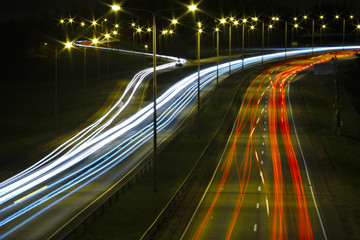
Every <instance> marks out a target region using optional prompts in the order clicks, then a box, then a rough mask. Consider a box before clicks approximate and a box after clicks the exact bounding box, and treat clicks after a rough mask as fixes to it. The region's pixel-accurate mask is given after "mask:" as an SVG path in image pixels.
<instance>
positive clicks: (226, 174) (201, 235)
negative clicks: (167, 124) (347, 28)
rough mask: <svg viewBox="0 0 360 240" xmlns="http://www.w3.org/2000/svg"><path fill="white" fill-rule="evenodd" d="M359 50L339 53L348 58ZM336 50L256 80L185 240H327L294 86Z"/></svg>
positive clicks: (270, 70)
mask: <svg viewBox="0 0 360 240" xmlns="http://www.w3.org/2000/svg"><path fill="white" fill-rule="evenodd" d="M352 54H354V51H341V52H337V57H338V58H342V57H346V56H349V55H352ZM332 57H334V53H324V54H320V55H312V56H305V57H299V58H295V59H291V60H287V61H284V62H281V63H279V64H276V65H274V66H272V67H270V68H267V69H265V70H264V71H263V72H262V73H261V74H259V75H258V76H257V77H256V78H255V79H254V80H253V81H252V82H251V84H250V86H249V88H248V89H247V91H246V94H245V96H244V99H243V102H242V105H241V108H240V109H239V111H238V116H237V119H236V121H235V123H234V125H233V130H232V133H231V135H230V136H229V139H228V143H227V147H226V149H225V150H224V152H223V155H222V156H221V158H220V160H219V162H218V166H217V168H216V170H215V172H214V174H213V176H212V178H211V181H210V183H209V185H208V186H207V188H206V191H205V192H204V193H203V196H202V198H201V201H200V203H199V204H198V206H197V207H196V209H195V211H194V213H193V215H192V216H191V219H190V220H189V222H188V224H187V226H186V228H185V230H184V232H183V234H182V236H181V239H328V238H329V237H328V234H327V231H326V230H325V229H326V228H325V226H324V219H323V217H322V216H321V211H320V210H319V207H318V203H317V201H316V194H315V192H314V186H313V183H312V182H311V176H310V174H309V172H308V169H307V164H306V159H305V158H304V154H303V152H302V151H303V150H302V148H301V143H300V142H299V138H298V135H297V132H296V124H295V123H296V115H297V114H301V110H298V109H297V110H296V111H295V110H294V111H293V109H292V107H291V101H290V97H289V96H290V95H289V86H290V83H291V81H292V80H294V79H295V78H296V76H297V75H298V74H299V73H300V72H302V71H304V70H307V69H309V68H311V67H312V66H313V65H314V64H316V63H321V62H325V61H330V60H331V58H332Z"/></svg>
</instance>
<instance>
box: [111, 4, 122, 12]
mask: <svg viewBox="0 0 360 240" xmlns="http://www.w3.org/2000/svg"><path fill="white" fill-rule="evenodd" d="M111 9H112V10H114V11H119V10H120V6H119V5H116V4H114V5H112V6H111Z"/></svg>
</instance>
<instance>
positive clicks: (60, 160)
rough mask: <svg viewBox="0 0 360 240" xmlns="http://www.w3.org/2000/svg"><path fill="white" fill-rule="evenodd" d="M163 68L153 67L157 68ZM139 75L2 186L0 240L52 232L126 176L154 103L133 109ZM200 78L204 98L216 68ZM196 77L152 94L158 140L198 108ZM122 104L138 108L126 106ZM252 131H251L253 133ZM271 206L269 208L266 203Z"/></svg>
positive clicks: (144, 141)
mask: <svg viewBox="0 0 360 240" xmlns="http://www.w3.org/2000/svg"><path fill="white" fill-rule="evenodd" d="M319 51H322V50H319ZM296 54H304V52H296V53H294V55H296ZM281 57H283V54H275V55H272V56H267V57H266V59H265V60H273V59H277V58H281ZM259 61H261V58H259V57H252V58H249V59H245V60H244V61H242V60H236V61H234V62H233V64H232V71H236V70H240V69H242V68H243V67H244V68H248V67H251V66H253V65H256V64H258V63H259ZM174 65H175V63H172V64H170V65H168V67H169V68H175V66H174ZM162 67H164V66H159V70H160V68H162ZM227 71H228V64H222V65H220V66H219V75H220V81H222V80H223V79H224V78H225V77H226V76H227ZM143 74H145V75H149V74H151V70H144V71H142V72H140V73H139V74H137V75H136V76H135V78H134V79H133V80H134V81H130V82H129V85H128V86H127V88H125V90H124V92H123V95H121V96H120V97H119V100H118V101H117V102H115V103H114V105H113V106H112V107H111V109H109V111H108V112H107V113H106V114H104V115H103V116H102V117H101V118H99V120H98V121H96V122H94V123H93V124H92V125H89V126H88V127H87V128H85V129H84V130H82V131H80V132H79V133H78V134H76V135H75V136H73V137H72V138H71V139H69V140H68V141H67V142H66V143H64V144H63V145H61V146H59V147H58V148H57V149H55V150H54V151H53V152H52V153H50V154H49V155H47V156H45V157H44V158H43V159H41V160H40V161H39V162H38V163H37V164H35V165H33V166H31V167H30V168H28V169H26V170H24V171H23V172H21V173H19V174H18V175H16V176H14V177H12V178H10V179H8V180H6V181H4V182H2V183H0V206H1V209H0V216H1V218H0V238H1V239H23V238H26V239H46V238H49V237H52V236H53V234H54V233H55V232H57V231H58V230H59V229H62V227H63V226H66V225H68V224H69V223H70V222H71V220H72V219H74V218H76V217H77V216H78V215H79V214H80V213H82V212H84V211H87V209H89V207H91V206H92V204H93V203H94V202H96V201H97V200H98V199H99V198H101V197H102V196H104V194H106V193H107V192H108V191H111V189H112V188H113V186H114V185H115V184H117V183H118V182H119V181H122V180H123V179H125V178H126V176H128V175H129V174H132V171H133V170H134V169H135V168H136V167H137V166H138V165H139V164H141V161H142V160H143V159H144V158H145V157H146V156H147V155H148V154H150V153H151V150H152V144H153V143H152V131H153V112H152V111H153V106H152V104H151V103H150V104H147V105H145V106H143V107H142V108H141V109H140V110H138V106H139V105H140V104H142V96H143V92H142V91H141V90H140V91H139V89H141V87H140V88H139V86H140V85H141V84H142V83H143V81H142V80H143V77H145V76H144V75H143ZM200 75H201V85H200V88H201V93H202V95H201V96H204V95H205V93H207V92H209V91H211V90H212V89H213V87H214V86H215V83H216V66H215V67H211V68H207V69H203V70H202V71H201V73H200ZM197 76H198V74H197V73H194V74H192V75H189V76H187V77H186V78H184V79H182V80H179V81H178V82H177V83H176V84H174V85H173V86H172V87H170V88H169V89H168V90H167V91H166V92H164V93H163V94H162V95H161V96H159V97H158V99H157V107H158V108H157V111H158V120H157V121H158V129H157V130H158V143H160V142H162V141H165V140H166V139H167V138H168V137H169V136H170V135H171V133H172V132H173V131H174V129H176V128H177V126H178V125H179V124H180V123H181V122H182V121H183V120H184V119H185V118H186V117H187V116H188V115H189V114H190V113H192V112H193V111H194V109H196V103H197V99H196V97H197V78H198V77H197ZM142 87H144V86H142ZM133 101H134V102H133ZM127 107H128V108H129V109H136V111H135V112H133V111H132V110H125V109H126V108H127ZM247 127H248V126H247ZM258 131H259V129H257V131H256V134H255V135H256V136H257V137H259V136H258V134H259V133H258ZM255 135H254V139H255ZM259 138H261V137H259ZM252 152H253V151H252ZM246 166H247V167H249V166H251V164H250V163H249V164H247V165H246ZM234 179H236V175H234ZM247 182H248V181H247ZM249 186H250V185H249ZM224 187H225V186H224ZM227 188H229V190H230V193H232V191H233V186H232V185H230V186H226V188H224V189H227ZM235 188H236V187H235ZM235 192H236V191H235ZM234 196H236V194H235V195H234ZM269 201H271V200H269ZM244 204H245V202H244ZM269 204H270V206H271V207H272V205H271V204H272V202H270V203H269ZM249 205H251V204H250V203H249ZM289 229H290V228H289Z"/></svg>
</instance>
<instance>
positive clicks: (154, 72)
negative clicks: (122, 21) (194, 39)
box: [111, 4, 197, 192]
mask: <svg viewBox="0 0 360 240" xmlns="http://www.w3.org/2000/svg"><path fill="white" fill-rule="evenodd" d="M111 8H112V9H113V10H114V8H113V6H112V7H111ZM115 8H116V9H117V10H115V11H119V10H121V9H122V8H121V7H120V6H119V7H115ZM126 9H129V10H135V11H142V12H147V13H149V14H151V16H152V25H153V26H152V41H153V46H152V50H153V113H154V114H153V122H154V124H153V135H154V141H153V147H154V149H153V154H154V155H153V164H154V165H153V168H154V188H153V189H154V192H157V166H156V164H157V109H156V108H157V105H156V98H157V79H156V64H157V63H156V34H157V30H156V16H157V14H159V13H160V12H165V11H172V10H175V9H161V10H158V11H155V12H153V11H150V10H147V9H137V8H126ZM188 9H189V11H191V12H195V11H196V10H197V7H196V5H194V4H193V5H191V6H189V7H188Z"/></svg>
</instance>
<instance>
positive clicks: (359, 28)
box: [356, 24, 360, 44]
mask: <svg viewBox="0 0 360 240" xmlns="http://www.w3.org/2000/svg"><path fill="white" fill-rule="evenodd" d="M359 31H360V24H358V25H357V26H356V44H357V43H358V37H359Z"/></svg>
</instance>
